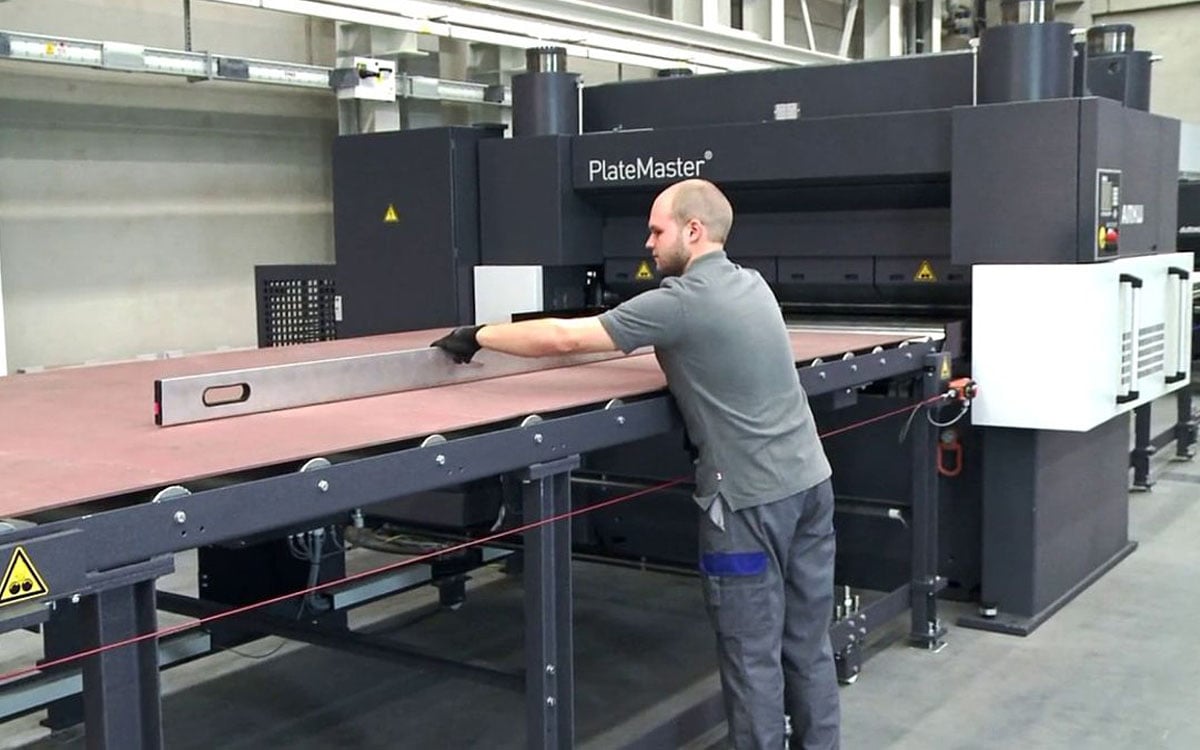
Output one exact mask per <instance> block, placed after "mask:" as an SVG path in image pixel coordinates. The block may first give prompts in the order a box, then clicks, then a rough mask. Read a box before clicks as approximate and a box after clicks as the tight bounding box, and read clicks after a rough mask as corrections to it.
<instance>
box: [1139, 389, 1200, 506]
mask: <svg viewBox="0 0 1200 750" xmlns="http://www.w3.org/2000/svg"><path fill="white" fill-rule="evenodd" d="M1194 388H1195V386H1194V385H1192V384H1191V383H1189V384H1188V385H1185V386H1184V387H1183V388H1180V389H1179V390H1178V391H1176V392H1175V423H1174V424H1173V425H1171V426H1170V427H1169V428H1167V429H1166V430H1163V431H1162V432H1160V433H1159V434H1157V435H1152V434H1151V430H1152V427H1151V409H1152V407H1153V404H1143V405H1142V406H1139V407H1137V408H1136V409H1134V410H1133V450H1132V451H1130V453H1129V465H1130V466H1132V467H1133V489H1134V490H1138V491H1141V492H1146V491H1148V490H1149V489H1150V488H1151V487H1153V486H1154V480H1153V479H1152V478H1151V477H1150V459H1151V458H1152V457H1154V456H1155V455H1156V454H1157V453H1158V452H1159V451H1161V450H1162V449H1163V448H1166V447H1167V446H1168V445H1170V444H1171V443H1174V444H1175V456H1174V458H1175V460H1177V461H1189V460H1191V458H1192V457H1193V456H1195V455H1196V436H1197V435H1196V433H1197V424H1198V423H1200V419H1198V417H1197V415H1196V414H1195V413H1194V412H1193V411H1192V395H1193V393H1192V392H1193V389H1194Z"/></svg>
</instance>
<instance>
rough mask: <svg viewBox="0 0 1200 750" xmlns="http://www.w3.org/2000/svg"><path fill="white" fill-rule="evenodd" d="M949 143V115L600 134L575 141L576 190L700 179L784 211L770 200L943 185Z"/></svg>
mask: <svg viewBox="0 0 1200 750" xmlns="http://www.w3.org/2000/svg"><path fill="white" fill-rule="evenodd" d="M949 143H950V118H949V113H948V112H946V111H944V110H942V111H930V112H902V113H895V114H882V115H869V116H863V117H844V118H842V117H836V118H825V119H815V120H794V121H781V122H769V123H761V124H752V125H716V126H711V127H694V128H683V129H679V130H674V131H651V130H647V131H638V132H633V133H629V132H622V133H594V134H586V135H583V136H580V137H578V138H576V139H575V140H574V145H573V160H574V166H573V175H574V186H575V189H576V190H577V191H581V192H590V191H600V190H618V189H619V190H630V189H634V190H636V189H639V188H641V189H643V190H648V191H655V190H654V189H655V188H659V189H661V188H662V187H665V186H666V185H667V184H669V183H671V182H674V181H676V180H678V179H684V178H688V177H703V178H706V179H710V180H715V181H718V182H719V183H720V184H721V186H722V188H728V189H729V190H731V191H733V192H735V193H736V191H737V190H738V188H739V187H740V186H746V187H753V188H754V189H755V190H756V191H757V192H758V193H759V194H760V195H762V196H764V202H766V201H769V202H770V204H773V205H778V203H779V200H780V196H779V195H778V194H775V195H770V196H769V197H767V196H768V194H771V193H773V192H774V191H775V190H777V189H778V188H780V187H783V186H787V185H794V184H797V183H804V182H805V181H820V183H821V184H822V185H823V186H826V187H827V186H829V185H837V184H844V183H847V182H848V183H855V184H857V183H864V184H877V183H879V182H881V181H882V182H885V183H886V182H889V181H896V182H901V183H903V182H914V181H920V180H921V179H930V178H933V177H936V176H939V175H945V174H946V173H948V172H949V171H950V149H949ZM866 194H867V195H871V194H872V193H871V192H870V191H867V193H866ZM875 195H877V196H879V197H881V198H885V199H886V194H878V193H876V194H875ZM855 198H856V199H857V200H855V201H854V202H859V201H861V197H859V196H855ZM846 207H847V208H849V207H853V203H851V205H848V206H846ZM642 208H643V210H645V208H646V206H645V205H643V207H642Z"/></svg>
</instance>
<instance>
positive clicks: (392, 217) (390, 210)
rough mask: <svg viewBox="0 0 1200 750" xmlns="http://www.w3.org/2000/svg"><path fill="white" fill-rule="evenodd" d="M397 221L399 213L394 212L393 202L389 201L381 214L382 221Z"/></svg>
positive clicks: (391, 222)
mask: <svg viewBox="0 0 1200 750" xmlns="http://www.w3.org/2000/svg"><path fill="white" fill-rule="evenodd" d="M399 221H400V215H399V214H397V213H396V206H395V204H393V203H389V204H388V207H387V212H385V213H384V215H383V223H384V224H396V223H398V222H399Z"/></svg>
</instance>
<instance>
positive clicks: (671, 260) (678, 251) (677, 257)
mask: <svg viewBox="0 0 1200 750" xmlns="http://www.w3.org/2000/svg"><path fill="white" fill-rule="evenodd" d="M688 260H689V256H688V254H687V251H686V250H684V249H683V240H682V239H679V240H676V241H675V244H674V245H672V246H671V247H670V248H669V249H668V250H667V251H666V252H665V253H664V252H662V251H661V250H660V251H659V253H658V272H659V273H661V274H662V275H663V276H681V275H683V270H684V269H685V268H687V263H688Z"/></svg>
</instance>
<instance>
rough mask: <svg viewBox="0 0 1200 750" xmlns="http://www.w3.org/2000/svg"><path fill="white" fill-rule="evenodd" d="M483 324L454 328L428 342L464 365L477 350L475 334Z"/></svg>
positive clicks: (477, 344)
mask: <svg viewBox="0 0 1200 750" xmlns="http://www.w3.org/2000/svg"><path fill="white" fill-rule="evenodd" d="M480 328H483V326H464V327H462V328H455V329H454V330H453V331H451V332H450V333H448V334H446V335H445V336H443V337H441V338H440V339H438V340H437V341H435V342H433V343H432V344H430V346H436V347H437V348H439V349H441V350H443V351H445V352H446V353H447V354H449V355H450V356H451V357H452V358H453V359H454V361H455V362H457V363H459V364H460V365H465V364H466V363H468V362H470V361H471V358H472V357H474V356H475V353H476V352H478V351H479V339H478V337H477V334H478V333H479V329H480Z"/></svg>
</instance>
